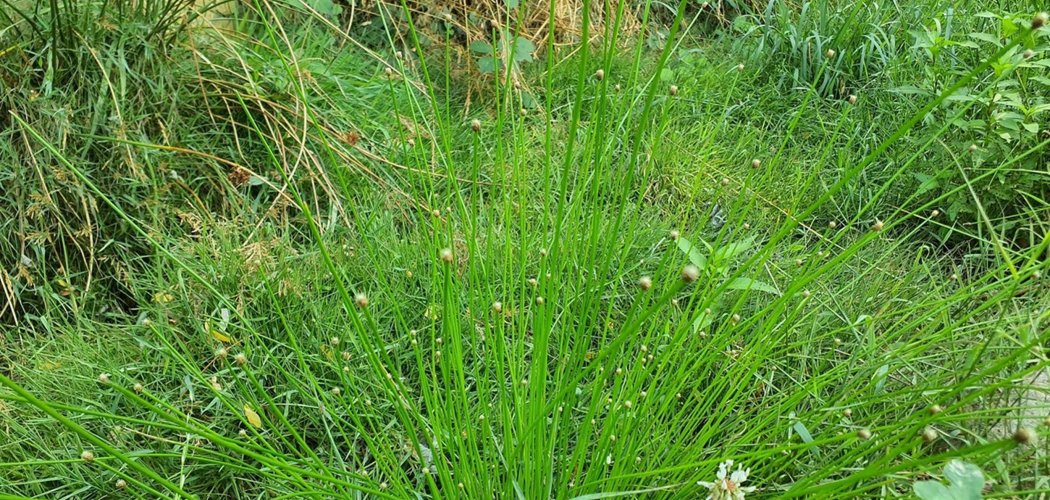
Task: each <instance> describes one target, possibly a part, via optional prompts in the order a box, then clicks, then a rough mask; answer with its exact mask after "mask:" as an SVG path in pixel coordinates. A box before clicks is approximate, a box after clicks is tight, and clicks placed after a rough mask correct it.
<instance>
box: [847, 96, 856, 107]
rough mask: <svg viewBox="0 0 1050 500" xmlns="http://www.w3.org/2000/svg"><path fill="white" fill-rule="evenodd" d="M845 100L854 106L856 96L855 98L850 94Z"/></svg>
mask: <svg viewBox="0 0 1050 500" xmlns="http://www.w3.org/2000/svg"><path fill="white" fill-rule="evenodd" d="M846 100H847V101H849V103H850V104H851V105H856V104H857V96H855V95H853V94H850V96H849V98H848V99H846Z"/></svg>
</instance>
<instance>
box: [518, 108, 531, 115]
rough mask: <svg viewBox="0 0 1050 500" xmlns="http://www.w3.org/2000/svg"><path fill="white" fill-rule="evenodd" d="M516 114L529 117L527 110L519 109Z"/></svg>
mask: <svg viewBox="0 0 1050 500" xmlns="http://www.w3.org/2000/svg"><path fill="white" fill-rule="evenodd" d="M518 114H519V115H521V116H529V110H527V109H525V108H521V109H519V110H518Z"/></svg>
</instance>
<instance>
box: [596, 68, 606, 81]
mask: <svg viewBox="0 0 1050 500" xmlns="http://www.w3.org/2000/svg"><path fill="white" fill-rule="evenodd" d="M594 79H595V80H598V81H599V82H600V81H602V80H604V79H605V70H604V69H598V71H595V72H594Z"/></svg>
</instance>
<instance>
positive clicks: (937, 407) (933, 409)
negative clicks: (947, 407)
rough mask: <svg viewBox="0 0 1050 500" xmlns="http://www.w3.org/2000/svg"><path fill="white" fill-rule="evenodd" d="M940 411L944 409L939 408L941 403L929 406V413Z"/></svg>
mask: <svg viewBox="0 0 1050 500" xmlns="http://www.w3.org/2000/svg"><path fill="white" fill-rule="evenodd" d="M942 411H944V408H941V405H933V406H930V408H929V412H930V415H936V414H938V413H940V412H942Z"/></svg>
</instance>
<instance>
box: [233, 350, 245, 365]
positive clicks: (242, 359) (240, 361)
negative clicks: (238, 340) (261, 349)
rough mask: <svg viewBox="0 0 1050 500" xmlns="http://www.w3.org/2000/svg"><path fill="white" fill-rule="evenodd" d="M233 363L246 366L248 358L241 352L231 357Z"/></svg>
mask: <svg viewBox="0 0 1050 500" xmlns="http://www.w3.org/2000/svg"><path fill="white" fill-rule="evenodd" d="M233 362H234V363H237V364H238V365H240V366H244V365H246V364H248V356H245V355H244V353H243V352H239V353H237V355H235V356H234V357H233Z"/></svg>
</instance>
